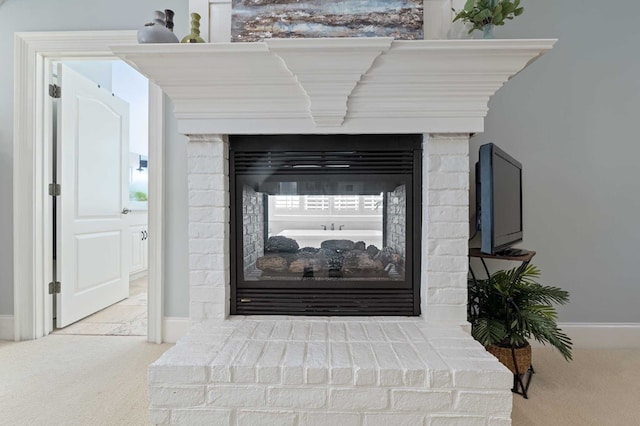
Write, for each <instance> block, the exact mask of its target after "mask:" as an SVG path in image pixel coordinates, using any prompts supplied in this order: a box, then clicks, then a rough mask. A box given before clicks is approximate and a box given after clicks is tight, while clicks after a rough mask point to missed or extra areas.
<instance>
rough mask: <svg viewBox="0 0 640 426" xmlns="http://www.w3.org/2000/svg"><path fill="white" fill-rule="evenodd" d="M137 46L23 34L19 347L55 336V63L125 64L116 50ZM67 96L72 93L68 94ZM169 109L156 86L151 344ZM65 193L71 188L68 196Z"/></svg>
mask: <svg viewBox="0 0 640 426" xmlns="http://www.w3.org/2000/svg"><path fill="white" fill-rule="evenodd" d="M135 43H137V39H136V32H135V31H67V32H33V33H16V34H15V48H14V101H13V102H14V107H13V122H14V128H13V291H14V312H13V314H14V336H15V340H16V341H19V340H31V339H37V338H39V337H43V336H46V335H47V334H49V333H50V332H51V331H52V328H53V324H52V321H51V319H52V315H53V312H52V310H53V303H52V297H51V296H50V295H49V294H48V283H49V282H50V281H52V262H53V253H52V244H51V241H52V223H51V222H52V221H51V218H52V206H51V204H52V203H51V200H50V197H49V195H48V184H49V183H50V176H51V164H52V162H51V159H52V152H51V144H50V143H49V142H50V141H51V135H50V134H49V133H50V132H49V129H51V128H52V127H51V125H52V123H51V120H52V114H51V102H48V85H49V82H50V79H51V76H50V74H49V72H48V68H49V64H50V63H51V61H58V60H66V59H78V58H83V59H106V58H113V59H117V58H116V57H115V56H114V55H113V53H112V52H111V49H109V46H114V45H118V44H135ZM63 90H64V89H63ZM163 155H164V102H163V93H162V90H161V89H160V88H159V87H158V86H156V85H155V84H153V83H151V82H150V84H149V211H148V214H149V219H148V220H149V235H151V236H152V238H151V239H150V240H149V301H148V323H149V326H148V334H147V339H148V340H149V341H150V342H155V343H161V342H162V317H163V309H162V308H163V285H164V282H163V268H162V265H163V261H162V260H163V237H164V235H163V232H164V226H163V225H164V222H163V211H164V197H163V194H164V193H163V191H164V178H163V176H164V173H163V167H164V158H163ZM62 190H63V191H64V188H63V189H62ZM63 285H64V283H63Z"/></svg>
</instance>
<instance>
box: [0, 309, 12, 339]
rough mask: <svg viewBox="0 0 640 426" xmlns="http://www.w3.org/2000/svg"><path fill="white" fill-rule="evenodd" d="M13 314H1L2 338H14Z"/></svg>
mask: <svg viewBox="0 0 640 426" xmlns="http://www.w3.org/2000/svg"><path fill="white" fill-rule="evenodd" d="M14 336H15V334H14V329H13V315H0V340H13V339H14Z"/></svg>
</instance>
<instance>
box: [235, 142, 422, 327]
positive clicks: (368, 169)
mask: <svg viewBox="0 0 640 426" xmlns="http://www.w3.org/2000/svg"><path fill="white" fill-rule="evenodd" d="M229 141H230V150H229V183H230V252H231V254H232V255H231V264H230V267H231V283H230V284H231V300H230V302H231V303H230V310H231V314H232V315H308V316H372V315H389V316H399V315H401V316H416V315H420V264H421V263H420V258H421V238H420V236H421V227H422V213H421V208H422V189H421V188H422V185H421V182H422V135H268V136H265V135H260V136H255V135H246V136H245V135H235V136H230V137H229ZM320 153H322V155H320ZM360 153H366V154H365V155H364V157H366V158H367V159H368V160H366V161H364V160H362V157H363V155H360ZM320 157H322V160H321V161H322V164H323V166H326V165H327V164H332V162H334V164H335V162H337V163H344V162H345V159H346V161H348V159H349V158H353V159H354V161H353V163H352V167H351V168H350V169H344V168H340V167H338V168H331V166H327V168H325V169H324V173H323V174H322V179H323V180H325V179H340V181H344V180H352V179H354V180H357V179H362V178H363V177H366V176H369V178H371V177H373V176H375V177H376V178H377V179H388V180H394V179H402V180H404V181H405V182H406V185H407V212H406V215H407V224H406V227H407V229H406V256H405V262H406V269H405V280H404V281H397V280H384V281H380V280H375V281H374V280H369V281H367V280H350V281H347V282H345V281H337V280H336V281H332V280H301V281H281V282H280V281H277V280H273V281H245V280H244V279H243V276H244V274H243V271H242V268H243V261H242V259H243V244H242V243H239V239H241V238H242V232H241V230H240V229H238V228H237V226H238V223H242V194H241V192H239V191H241V190H242V187H243V185H244V184H245V183H246V182H255V181H264V180H268V179H270V178H271V177H272V176H281V178H284V177H285V176H286V178H287V179H296V180H298V179H303V180H304V179H305V178H306V177H309V178H311V177H310V176H311V173H313V172H312V171H309V173H306V172H305V171H304V170H302V172H301V170H300V169H299V168H296V167H291V166H290V162H291V161H293V160H292V159H293V158H295V162H296V164H299V163H301V162H302V163H305V161H306V162H308V163H313V164H315V163H317V162H318V161H320V160H318V159H319V158H320ZM328 170H330V172H328ZM305 173H306V174H307V175H308V176H305ZM372 173H373V175H372ZM315 176H316V177H315V178H316V179H317V176H318V173H317V171H315ZM281 178H276V180H278V179H281ZM302 282H304V286H301V285H299V283H302ZM292 283H296V284H298V285H297V288H292Z"/></svg>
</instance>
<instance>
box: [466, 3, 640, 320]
mask: <svg viewBox="0 0 640 426" xmlns="http://www.w3.org/2000/svg"><path fill="white" fill-rule="evenodd" d="M523 4H524V6H525V12H524V14H523V15H522V16H520V17H518V18H516V19H515V20H513V21H509V22H507V24H506V25H505V26H504V27H502V28H499V29H497V30H496V37H500V38H534V37H545V38H546V37H549V38H551V37H553V38H558V39H559V41H558V43H557V44H556V46H555V47H554V49H553V50H552V51H551V52H550V53H548V54H547V55H545V56H543V57H542V58H540V60H538V61H537V62H536V63H534V64H532V65H531V66H530V67H529V68H528V69H526V70H525V71H524V72H522V73H521V74H520V75H518V76H516V77H515V78H514V79H513V80H511V81H510V82H508V83H507V84H506V86H505V87H504V88H503V89H501V90H500V91H499V92H498V94H497V95H496V96H495V97H494V98H493V99H492V100H491V102H490V105H489V106H490V111H489V115H488V118H487V120H486V131H485V133H484V134H481V135H477V136H475V137H473V138H472V145H471V152H472V153H474V154H475V157H474V158H473V159H472V164H473V163H474V162H475V159H476V158H477V149H478V147H479V146H480V145H481V144H482V143H485V142H495V143H496V144H497V145H498V146H500V147H501V148H503V149H504V150H505V151H506V152H508V153H509V154H511V155H512V156H514V157H515V158H516V159H518V160H519V161H521V162H522V163H523V167H524V234H525V237H524V242H523V244H521V245H520V246H521V247H524V248H528V249H532V250H536V251H537V252H538V254H537V255H536V257H535V258H534V263H535V264H536V265H538V266H539V267H540V269H541V270H542V282H544V283H547V284H550V285H551V284H553V285H557V286H560V287H563V288H565V289H567V290H569V292H570V293H571V303H570V304H569V305H567V306H565V307H561V308H560V309H559V312H560V318H559V319H560V321H563V322H635V323H638V322H640V309H638V301H640V279H639V278H638V273H637V267H638V260H639V259H640V251H639V250H640V248H639V247H640V229H639V228H638V226H639V225H640V223H639V220H638V217H639V216H638V212H640V176H639V172H640V166H638V162H639V161H640V141H639V140H638V139H639V138H638V130H637V125H638V120H640V78H639V76H640V54H639V53H638V52H639V50H638V41H639V40H640V26H639V25H638V22H637V20H638V17H639V16H640V2H638V1H637V0H620V1H617V2H613V3H612V2H603V1H602V0H582V1H580V2H576V1H569V0H532V1H523Z"/></svg>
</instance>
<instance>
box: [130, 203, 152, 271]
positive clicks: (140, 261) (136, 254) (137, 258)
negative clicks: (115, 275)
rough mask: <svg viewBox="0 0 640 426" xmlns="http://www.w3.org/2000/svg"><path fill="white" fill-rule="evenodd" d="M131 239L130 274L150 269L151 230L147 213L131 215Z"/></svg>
mask: <svg viewBox="0 0 640 426" xmlns="http://www.w3.org/2000/svg"><path fill="white" fill-rule="evenodd" d="M128 219H129V238H130V239H131V245H130V246H131V255H130V257H129V259H130V261H129V264H130V265H131V266H130V268H129V273H130V274H138V273H141V272H144V271H146V270H147V268H148V267H149V255H148V253H149V248H148V247H149V230H148V227H147V214H146V212H144V213H141V212H136V211H134V212H132V213H131V214H129V218H128Z"/></svg>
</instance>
